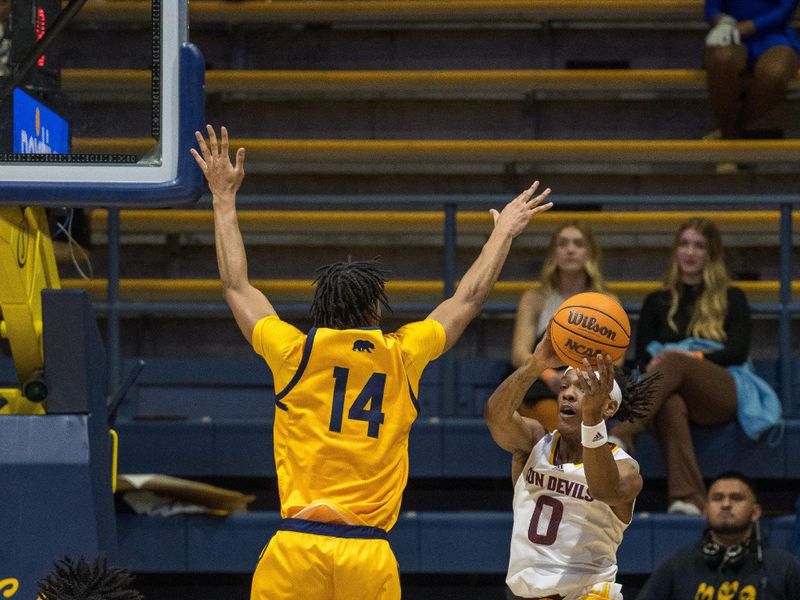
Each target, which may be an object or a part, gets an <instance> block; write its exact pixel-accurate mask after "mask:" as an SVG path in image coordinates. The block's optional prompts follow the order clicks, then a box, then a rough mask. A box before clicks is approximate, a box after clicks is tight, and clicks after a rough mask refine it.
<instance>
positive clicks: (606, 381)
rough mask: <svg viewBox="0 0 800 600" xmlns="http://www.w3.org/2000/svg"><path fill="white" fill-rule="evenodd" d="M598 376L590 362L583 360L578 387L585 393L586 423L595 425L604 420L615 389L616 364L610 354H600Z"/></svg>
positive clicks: (584, 411)
mask: <svg viewBox="0 0 800 600" xmlns="http://www.w3.org/2000/svg"><path fill="white" fill-rule="evenodd" d="M596 359H597V375H595V371H594V370H593V369H592V367H591V365H590V364H589V361H588V360H587V359H585V358H584V359H583V366H582V367H581V368H579V369H578V387H579V388H580V390H581V391H582V392H583V416H584V422H586V421H587V417H588V418H589V419H588V420H591V421H594V422H593V423H588V424H590V425H594V424H595V423H597V422H599V421H600V420H601V419H602V418H603V409H604V408H605V406H606V403H607V402H608V400H609V398H610V394H611V390H612V389H613V387H614V362H613V360H612V359H611V355H609V354H598V355H597V357H596Z"/></svg>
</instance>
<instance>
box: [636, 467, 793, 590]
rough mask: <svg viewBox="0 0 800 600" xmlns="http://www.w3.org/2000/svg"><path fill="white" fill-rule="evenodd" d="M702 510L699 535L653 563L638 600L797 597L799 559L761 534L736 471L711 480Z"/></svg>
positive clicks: (747, 488)
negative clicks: (703, 522)
mask: <svg viewBox="0 0 800 600" xmlns="http://www.w3.org/2000/svg"><path fill="white" fill-rule="evenodd" d="M705 516H706V520H707V522H708V529H706V531H705V532H704V533H703V537H702V538H701V539H700V540H698V541H697V542H696V543H695V544H693V545H692V546H688V547H686V548H682V549H680V550H677V551H676V552H675V553H673V554H672V555H671V556H669V557H667V558H666V559H665V560H664V561H663V562H662V563H661V564H660V565H659V566H658V567H656V570H655V571H653V574H652V575H651V576H650V578H649V579H648V580H647V583H646V584H645V586H644V588H642V590H641V591H640V592H639V594H638V595H637V596H636V598H637V600H693V599H696V598H709V599H711V598H730V599H731V600H733V599H734V598H741V599H745V598H747V599H751V600H756V599H758V600H761V599H762V598H763V599H767V598H769V599H770V600H795V599H796V598H800V564H799V563H798V562H797V559H796V558H795V557H794V556H793V555H792V554H791V553H790V552H788V551H786V550H781V549H780V548H773V547H771V546H770V545H769V544H768V543H767V542H768V540H766V539H764V538H762V537H761V530H760V527H759V523H758V519H759V517H760V516H761V507H760V506H759V505H758V500H757V498H756V494H755V491H754V489H753V486H752V485H751V484H750V483H749V482H748V481H747V480H746V479H745V478H744V477H743V476H742V475H741V474H740V473H735V472H727V473H723V474H722V475H719V476H718V477H717V478H716V479H715V480H714V482H713V483H712V484H711V487H710V488H709V490H708V499H707V502H706V510H705Z"/></svg>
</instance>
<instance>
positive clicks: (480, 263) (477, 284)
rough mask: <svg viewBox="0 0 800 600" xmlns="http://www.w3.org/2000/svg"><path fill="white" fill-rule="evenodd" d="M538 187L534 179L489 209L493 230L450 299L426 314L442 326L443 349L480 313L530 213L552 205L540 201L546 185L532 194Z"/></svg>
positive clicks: (548, 190)
mask: <svg viewBox="0 0 800 600" xmlns="http://www.w3.org/2000/svg"><path fill="white" fill-rule="evenodd" d="M538 187H539V182H538V181H537V182H535V183H534V184H533V185H532V186H531V187H530V188H528V189H527V190H525V191H524V192H522V193H521V194H520V195H519V196H517V197H516V198H514V199H513V200H512V201H511V202H509V203H508V204H506V206H505V207H504V208H503V211H502V212H500V213H498V212H497V211H496V210H494V209H492V210H491V211H490V212H491V213H492V217H493V218H494V229H493V230H492V234H491V235H490V236H489V239H488V240H487V241H486V244H484V246H483V249H482V250H481V253H480V255H479V256H478V258H477V259H476V260H475V262H474V263H472V266H471V267H470V268H469V269H468V270H467V272H466V273H465V274H464V277H463V278H462V279H461V283H460V284H459V285H458V289H457V290H456V292H455V294H453V296H452V298H448V299H447V300H445V301H444V302H442V303H441V304H440V305H439V306H437V307H436V308H435V309H433V312H432V313H431V314H430V315H429V316H428V318H430V319H435V320H437V321H439V322H440V323H441V324H442V325H443V326H444V331H445V334H446V337H447V341H446V342H445V347H444V350H445V351H447V350H449V349H450V348H452V347H453V345H454V344H455V343H456V342H457V341H458V338H459V337H461V334H462V333H463V332H464V329H465V328H466V327H467V325H469V323H470V321H472V319H474V318H475V317H477V316H478V315H479V314H480V312H481V309H482V308H483V303H484V302H486V298H487V297H488V296H489V293H490V292H491V291H492V288H493V287H494V284H495V283H496V282H497V278H498V277H499V275H500V270H501V269H502V268H503V263H505V260H506V257H507V256H508V251H509V249H510V248H511V241H512V240H513V239H514V238H515V237H517V236H518V235H519V234H520V233H522V231H523V230H524V229H525V226H526V225H527V224H528V222H529V221H530V220H531V218H532V217H533V216H534V215H538V214H539V213H542V212H544V211H546V210H549V209H550V208H551V207H552V206H553V203H552V202H548V203H546V204H542V203H543V202H544V201H545V199H546V198H547V196H548V195H549V194H550V188H547V189H546V190H545V191H544V192H542V193H541V194H539V195H538V196H534V194H535V193H536V189H537V188H538Z"/></svg>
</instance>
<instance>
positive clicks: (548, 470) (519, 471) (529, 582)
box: [484, 333, 653, 600]
mask: <svg viewBox="0 0 800 600" xmlns="http://www.w3.org/2000/svg"><path fill="white" fill-rule="evenodd" d="M558 366H560V361H559V359H558V357H557V356H556V355H555V352H554V351H553V348H552V345H551V342H550V336H549V333H548V334H546V335H545V337H544V338H543V339H542V341H541V342H540V343H539V345H538V346H537V347H536V349H535V350H534V352H533V354H532V355H531V356H530V357H529V358H528V360H527V361H526V362H525V364H524V365H523V366H522V367H520V368H519V369H517V370H516V371H515V372H514V373H512V374H511V375H510V376H509V377H508V378H507V379H506V380H505V381H504V382H503V383H501V384H500V386H499V387H498V388H497V390H496V391H495V392H494V394H492V397H491V398H489V401H488V402H487V404H486V409H485V413H484V417H485V419H486V423H487V425H488V426H489V429H490V431H491V433H492V437H493V438H494V440H495V441H496V442H497V443H498V445H500V447H501V448H503V449H505V450H507V451H509V452H511V454H512V467H511V474H512V477H513V480H514V528H513V533H512V538H511V558H510V561H509V568H508V577H507V578H506V583H507V584H508V586H509V587H510V588H511V591H512V592H514V594H516V595H517V596H520V597H522V598H535V599H545V598H548V599H555V600H562V599H563V600H622V593H621V591H620V589H621V586H620V585H619V584H617V583H615V577H616V573H617V559H616V552H617V547H618V546H619V544H620V542H621V541H622V534H623V532H624V531H625V528H626V527H627V526H628V524H629V523H630V522H631V519H632V517H633V506H634V503H635V501H636V497H637V496H638V494H639V492H640V491H641V489H642V476H641V475H640V474H639V465H638V463H637V462H636V461H635V460H633V458H631V457H630V456H629V455H628V454H626V453H625V452H624V451H622V450H621V449H620V448H618V447H617V446H614V445H613V444H610V443H609V442H608V434H607V432H606V426H605V421H606V419H608V418H610V417H611V416H613V415H614V414H615V413H617V411H618V410H619V417H620V418H623V419H636V418H638V417H640V416H642V414H643V409H644V407H645V406H646V404H647V403H648V396H649V390H650V388H651V387H652V383H653V380H652V378H648V379H647V380H645V381H643V382H641V383H639V384H634V383H632V382H629V381H627V380H626V378H625V377H624V376H623V375H621V374H619V375H617V378H619V380H620V382H621V383H622V385H621V386H620V383H618V382H617V380H616V379H615V374H614V366H613V364H612V360H611V357H610V356H608V355H606V356H602V357H598V360H597V371H592V370H591V367H590V366H589V363H588V361H586V360H584V366H583V367H582V368H581V369H572V368H570V369H568V370H567V372H566V373H565V374H564V376H563V378H562V381H561V390H560V392H559V395H558V406H559V417H558V428H557V429H556V430H555V431H552V432H545V430H544V428H543V427H542V425H541V424H540V423H539V422H538V421H535V420H533V419H528V418H525V417H522V416H520V414H519V413H518V412H517V408H518V407H519V405H520V404H521V402H522V399H523V398H524V396H525V392H526V391H527V390H528V388H529V387H530V385H531V384H532V383H533V382H534V381H536V379H537V378H538V377H539V375H540V374H541V373H542V371H544V370H545V369H547V368H554V367H558Z"/></svg>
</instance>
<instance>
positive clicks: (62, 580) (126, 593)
mask: <svg viewBox="0 0 800 600" xmlns="http://www.w3.org/2000/svg"><path fill="white" fill-rule="evenodd" d="M133 579H134V577H133V575H131V574H130V572H128V571H127V570H125V569H119V568H116V567H109V566H108V563H107V562H106V559H104V558H98V559H97V560H95V561H94V562H93V563H91V564H89V563H88V562H86V559H85V558H83V557H81V558H80V559H78V560H77V561H75V560H72V559H71V558H69V557H68V556H65V557H64V558H62V559H60V560H57V561H56V562H55V564H54V565H53V571H52V572H51V573H50V574H49V575H48V576H47V577H45V578H44V579H42V580H41V581H40V582H39V585H38V587H39V590H38V591H39V600H142V598H144V596H142V595H141V594H140V593H139V592H137V591H136V590H134V589H132V588H131V587H130V586H131V583H133Z"/></svg>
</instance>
